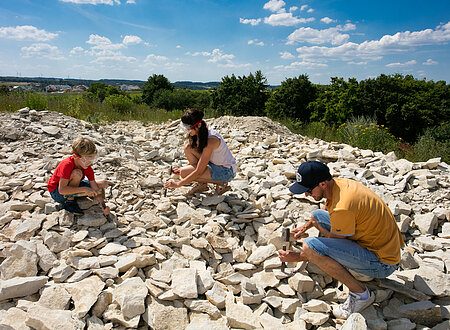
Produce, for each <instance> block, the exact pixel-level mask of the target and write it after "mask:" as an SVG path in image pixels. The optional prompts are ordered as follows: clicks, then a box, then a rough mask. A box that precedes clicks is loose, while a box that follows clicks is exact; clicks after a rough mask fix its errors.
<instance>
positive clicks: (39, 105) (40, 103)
mask: <svg viewBox="0 0 450 330" xmlns="http://www.w3.org/2000/svg"><path fill="white" fill-rule="evenodd" d="M24 98H25V104H24V106H25V107H29V108H30V109H34V110H45V109H47V107H48V100H47V97H46V96H45V95H42V94H40V93H37V92H25V93H24Z"/></svg>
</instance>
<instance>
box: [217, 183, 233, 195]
mask: <svg viewBox="0 0 450 330" xmlns="http://www.w3.org/2000/svg"><path fill="white" fill-rule="evenodd" d="M229 190H231V187H230V186H229V185H228V183H224V184H216V189H215V190H214V195H222V194H224V193H226V192H227V191H229Z"/></svg>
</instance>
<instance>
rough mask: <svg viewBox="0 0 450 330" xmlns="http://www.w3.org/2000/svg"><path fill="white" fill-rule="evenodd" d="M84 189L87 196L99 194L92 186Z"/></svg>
mask: <svg viewBox="0 0 450 330" xmlns="http://www.w3.org/2000/svg"><path fill="white" fill-rule="evenodd" d="M83 188H84V189H83V190H84V193H85V194H86V196H88V197H95V196H97V192H96V191H95V190H94V189H92V188H90V187H83Z"/></svg>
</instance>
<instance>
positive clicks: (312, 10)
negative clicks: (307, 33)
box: [306, 8, 314, 14]
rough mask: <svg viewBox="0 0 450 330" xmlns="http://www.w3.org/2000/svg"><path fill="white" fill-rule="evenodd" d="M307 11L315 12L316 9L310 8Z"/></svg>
mask: <svg viewBox="0 0 450 330" xmlns="http://www.w3.org/2000/svg"><path fill="white" fill-rule="evenodd" d="M306 12H307V13H310V14H311V13H313V12H314V9H312V8H309V9H308V10H307V11H306Z"/></svg>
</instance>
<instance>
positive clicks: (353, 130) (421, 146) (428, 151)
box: [287, 117, 450, 163]
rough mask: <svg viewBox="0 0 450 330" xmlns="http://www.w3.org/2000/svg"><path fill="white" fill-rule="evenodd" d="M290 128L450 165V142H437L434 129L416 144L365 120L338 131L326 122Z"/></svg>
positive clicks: (357, 145) (346, 124)
mask: <svg viewBox="0 0 450 330" xmlns="http://www.w3.org/2000/svg"><path fill="white" fill-rule="evenodd" d="M287 126H288V128H290V129H291V130H292V131H294V132H295V133H298V134H302V135H306V136H308V137H310V138H319V139H322V140H325V141H329V142H331V141H336V142H341V143H346V144H349V145H351V146H353V147H358V148H360V149H370V150H373V151H381V152H383V153H388V152H391V151H394V152H395V154H396V155H397V157H398V158H405V159H407V160H409V161H411V162H425V161H427V160H429V159H431V158H438V157H440V158H441V160H442V161H444V162H446V163H450V141H449V140H446V141H438V140H436V139H435V138H434V137H433V136H432V134H431V133H430V131H431V130H428V131H427V132H425V134H424V135H422V136H421V137H420V138H419V139H418V140H417V142H415V143H414V144H408V143H406V142H405V141H403V140H402V139H401V138H397V137H395V136H394V135H392V134H391V133H390V132H389V129H388V128H387V127H384V126H383V125H378V124H377V123H376V122H375V121H374V120H373V119H371V118H365V117H359V118H353V119H351V120H349V121H347V122H346V123H345V124H342V125H341V126H339V127H337V128H336V127H333V126H329V125H326V124H325V123H322V122H313V123H308V124H305V125H298V124H297V125H296V124H295V123H294V124H291V125H287Z"/></svg>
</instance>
